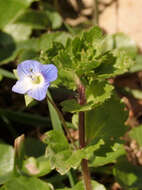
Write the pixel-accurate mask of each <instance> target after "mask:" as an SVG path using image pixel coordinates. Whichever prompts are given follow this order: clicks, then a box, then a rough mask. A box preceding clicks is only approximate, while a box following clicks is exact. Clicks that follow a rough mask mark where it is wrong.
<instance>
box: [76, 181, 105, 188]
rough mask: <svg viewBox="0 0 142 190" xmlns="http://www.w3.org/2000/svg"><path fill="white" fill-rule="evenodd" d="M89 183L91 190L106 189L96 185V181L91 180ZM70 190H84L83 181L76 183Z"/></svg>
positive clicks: (98, 184)
mask: <svg viewBox="0 0 142 190" xmlns="http://www.w3.org/2000/svg"><path fill="white" fill-rule="evenodd" d="M91 183H92V187H93V190H106V188H105V187H104V186H103V185H102V184H100V183H98V182H97V181H94V180H92V181H91ZM72 190H85V187H84V182H83V181H80V182H78V183H77V184H76V185H75V186H74V187H73V188H72Z"/></svg>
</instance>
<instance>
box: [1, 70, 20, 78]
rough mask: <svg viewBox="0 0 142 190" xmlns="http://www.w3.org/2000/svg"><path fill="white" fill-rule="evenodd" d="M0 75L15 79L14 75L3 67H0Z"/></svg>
mask: <svg viewBox="0 0 142 190" xmlns="http://www.w3.org/2000/svg"><path fill="white" fill-rule="evenodd" d="M0 75H2V76H4V77H7V78H10V79H16V77H15V76H14V74H13V73H11V72H10V71H7V70H5V69H1V68H0Z"/></svg>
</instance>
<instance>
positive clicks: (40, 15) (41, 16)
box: [15, 10, 49, 29]
mask: <svg viewBox="0 0 142 190" xmlns="http://www.w3.org/2000/svg"><path fill="white" fill-rule="evenodd" d="M15 23H21V24H25V25H28V26H30V27H32V28H33V29H45V28H46V27H47V26H48V25H49V19H48V16H47V14H46V13H45V12H44V11H39V10H38V11H36V10H26V11H24V12H23V13H22V14H21V15H20V16H18V18H17V19H16V20H15Z"/></svg>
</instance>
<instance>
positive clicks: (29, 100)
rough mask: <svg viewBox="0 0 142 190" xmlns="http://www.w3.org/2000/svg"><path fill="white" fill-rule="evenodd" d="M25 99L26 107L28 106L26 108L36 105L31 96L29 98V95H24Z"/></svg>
mask: <svg viewBox="0 0 142 190" xmlns="http://www.w3.org/2000/svg"><path fill="white" fill-rule="evenodd" d="M24 99H25V105H26V107H28V106H32V105H34V103H35V100H34V99H33V98H32V97H31V96H29V95H28V94H25V95H24Z"/></svg>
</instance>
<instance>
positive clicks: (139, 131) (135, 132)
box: [129, 125, 142, 147]
mask: <svg viewBox="0 0 142 190" xmlns="http://www.w3.org/2000/svg"><path fill="white" fill-rule="evenodd" d="M129 136H130V137H131V138H132V139H134V140H136V142H137V143H138V145H139V146H140V147H142V125H140V126H138V127H136V128H133V129H131V131H130V132H129Z"/></svg>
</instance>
